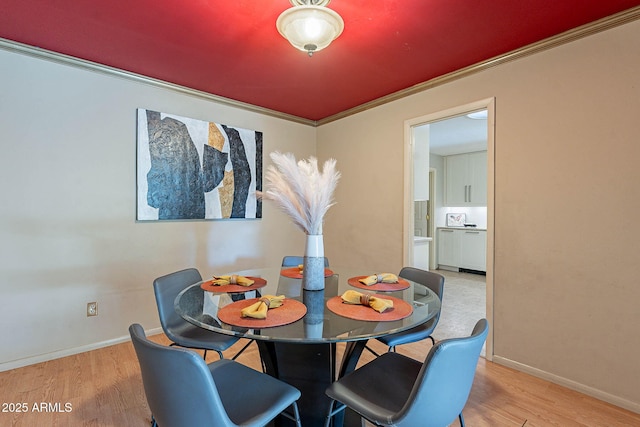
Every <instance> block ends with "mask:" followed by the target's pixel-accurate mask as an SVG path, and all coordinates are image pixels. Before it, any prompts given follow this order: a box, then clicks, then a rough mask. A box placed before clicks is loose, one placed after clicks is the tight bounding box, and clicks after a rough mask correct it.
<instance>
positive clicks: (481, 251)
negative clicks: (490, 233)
mask: <svg viewBox="0 0 640 427" xmlns="http://www.w3.org/2000/svg"><path fill="white" fill-rule="evenodd" d="M456 233H459V234H460V268H466V269H469V270H478V271H487V232H486V231H480V230H464V231H462V230H460V231H456Z"/></svg>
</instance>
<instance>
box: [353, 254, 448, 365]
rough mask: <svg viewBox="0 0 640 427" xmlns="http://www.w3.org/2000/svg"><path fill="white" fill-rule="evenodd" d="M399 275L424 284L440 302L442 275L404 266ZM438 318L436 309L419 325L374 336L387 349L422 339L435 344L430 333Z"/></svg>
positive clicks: (442, 292)
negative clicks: (432, 315)
mask: <svg viewBox="0 0 640 427" xmlns="http://www.w3.org/2000/svg"><path fill="white" fill-rule="evenodd" d="M399 276H400V277H402V278H405V279H408V280H411V281H413V282H416V283H420V284H421V285H424V286H426V287H427V288H429V289H430V290H431V291H432V292H433V293H435V294H436V295H437V296H438V299H440V302H442V297H443V295H444V277H443V276H442V275H440V274H438V273H434V272H432V271H427V270H422V269H420V268H415V267H404V268H403V269H402V270H400V274H399ZM438 320H440V311H438V314H436V316H435V317H433V318H431V319H429V320H428V321H427V322H425V323H423V324H421V325H418V326H415V327H413V328H411V329H407V330H406V331H402V332H398V333H395V334H389V335H385V336H382V337H379V338H376V340H378V341H380V342H381V343H383V344H385V345H387V346H389V351H395V349H396V346H398V345H401V344H409V343H413V342H418V341H422V340H424V339H430V340H431V343H432V344H434V345H435V343H436V341H435V340H434V339H433V337H432V336H431V334H432V333H433V331H434V329H435V328H436V326H437V325H438ZM366 349H367V350H369V351H370V352H372V353H373V354H375V355H376V356H379V354H378V353H377V352H375V351H374V350H373V349H372V348H371V347H369V346H366Z"/></svg>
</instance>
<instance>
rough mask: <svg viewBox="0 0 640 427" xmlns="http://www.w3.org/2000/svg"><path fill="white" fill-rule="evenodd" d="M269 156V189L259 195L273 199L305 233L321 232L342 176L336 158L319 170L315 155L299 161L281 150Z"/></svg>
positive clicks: (267, 184)
mask: <svg viewBox="0 0 640 427" xmlns="http://www.w3.org/2000/svg"><path fill="white" fill-rule="evenodd" d="M269 156H270V157H271V160H272V161H273V165H270V166H269V167H268V168H267V172H266V177H265V178H266V191H263V192H258V193H257V195H258V197H261V198H262V199H266V200H271V201H273V202H274V203H275V204H276V205H277V206H278V207H279V208H280V209H281V210H282V211H283V212H284V213H286V214H287V215H289V217H290V218H291V219H292V220H293V223H294V224H296V225H297V226H298V228H300V229H301V230H302V231H304V232H305V233H306V234H310V235H317V234H322V223H323V220H324V215H325V214H326V213H327V211H328V210H329V208H330V207H331V206H333V205H334V204H335V203H334V201H333V192H334V190H335V189H336V186H337V185H338V180H339V179H340V172H338V171H337V170H336V160H335V159H329V160H327V161H326V162H325V163H324V166H323V170H322V172H320V170H319V169H318V160H317V159H316V158H315V157H310V158H309V160H299V161H296V158H295V157H294V156H293V154H291V153H284V154H283V153H280V152H278V151H275V152H273V153H271V154H270V155H269Z"/></svg>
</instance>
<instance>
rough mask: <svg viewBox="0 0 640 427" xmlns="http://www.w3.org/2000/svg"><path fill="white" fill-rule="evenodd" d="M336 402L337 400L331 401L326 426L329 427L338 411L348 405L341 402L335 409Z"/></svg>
mask: <svg viewBox="0 0 640 427" xmlns="http://www.w3.org/2000/svg"><path fill="white" fill-rule="evenodd" d="M335 403H336V401H335V400H333V399H331V402H330V403H329V412H328V413H327V418H326V419H325V421H324V427H329V426H330V425H331V418H332V417H333V416H334V415H336V414H337V413H338V412H341V411H344V410H345V409H346V407H347V405H345V404H344V403H340V406H339V407H338V408H336V409H333V405H334V404H335Z"/></svg>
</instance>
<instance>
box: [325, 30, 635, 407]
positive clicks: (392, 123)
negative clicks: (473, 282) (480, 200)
mask: <svg viewBox="0 0 640 427" xmlns="http://www.w3.org/2000/svg"><path fill="white" fill-rule="evenodd" d="M638 40H640V22H638V21H634V22H631V23H628V24H626V25H623V26H620V27H617V28H613V29H610V30H608V31H606V32H602V33H598V34H595V35H591V36H589V37H587V38H584V39H580V40H577V41H574V42H572V43H570V44H565V45H562V46H559V47H556V48H554V49H551V50H547V51H544V52H542V53H538V54H535V55H533V56H529V57H525V58H522V59H519V60H516V61H513V62H510V63H507V64H503V65H500V66H496V67H494V68H491V69H488V70H485V71H483V72H481V73H477V74H474V75H472V76H468V77H465V78H462V79H459V80H456V81H453V82H450V83H448V84H445V85H441V86H438V87H435V88H432V89H430V90H427V91H425V92H422V93H419V94H415V95H413V96H410V97H407V98H404V99H401V100H397V101H394V102H392V103H388V104H385V105H382V106H379V107H377V108H372V109H369V110H366V111H363V112H361V113H359V114H357V115H353V116H350V117H346V118H343V119H341V120H338V121H335V122H331V123H328V124H326V125H323V126H321V127H319V129H318V154H319V156H320V157H323V156H328V155H332V156H335V157H336V158H337V160H338V164H339V165H340V166H341V168H342V171H343V180H342V182H341V185H340V187H339V188H338V191H337V202H338V204H337V205H336V208H335V211H334V212H333V214H334V216H331V217H329V218H328V221H327V224H326V226H325V238H326V240H327V242H329V246H330V247H331V248H332V251H333V253H332V259H333V258H337V259H340V260H341V261H342V262H345V263H350V264H359V265H369V266H371V268H385V269H389V270H391V271H398V270H399V269H400V267H401V263H402V250H403V248H402V244H403V243H402V242H403V230H402V224H403V221H402V219H403V194H404V191H403V179H402V178H403V143H404V135H403V123H404V121H405V120H410V119H414V118H417V117H422V116H425V115H428V114H433V113H436V112H438V111H443V110H446V109H449V108H452V107H455V106H460V105H465V104H468V103H471V102H475V101H478V100H483V99H487V98H491V97H495V100H496V125H495V174H494V176H495V226H492V224H488V227H489V229H490V232H491V233H494V235H495V259H494V264H495V265H494V275H493V276H494V286H495V292H494V301H493V303H494V320H495V321H494V324H493V325H492V328H493V333H494V339H495V340H494V355H495V358H494V360H497V361H499V362H501V363H505V364H508V365H510V366H515V367H518V368H519V369H524V370H527V371H529V372H532V373H534V374H536V375H540V376H543V377H545V378H548V379H551V380H553V381H556V382H559V383H562V384H566V385H569V386H571V387H574V388H577V389H579V390H582V391H584V392H587V393H589V394H592V395H594V396H597V397H599V398H601V399H604V400H608V401H611V402H613V403H615V404H618V405H620V406H624V407H627V408H629V409H632V410H634V411H636V412H640V387H638V384H639V383H638V379H640V363H638V354H640V340H639V339H638V324H640V310H638V301H639V300H640V286H638V279H637V276H638V275H637V272H636V265H637V260H638V251H637V246H638V241H640V229H639V228H638V227H637V226H636V225H635V223H634V221H635V217H636V216H637V212H640V192H639V190H638V185H637V184H638V182H640V168H639V167H638V159H640V144H639V143H638V141H639V135H640V128H639V127H638V117H637V116H638V111H640V73H638V66H639V65H640V49H638V43H637V41H638ZM490 173H494V171H493V169H490ZM489 277H490V276H488V278H489ZM445 286H446V285H445Z"/></svg>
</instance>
